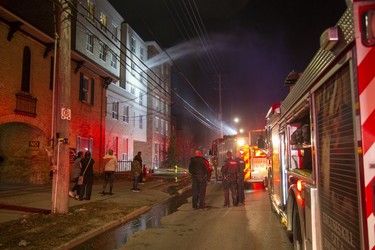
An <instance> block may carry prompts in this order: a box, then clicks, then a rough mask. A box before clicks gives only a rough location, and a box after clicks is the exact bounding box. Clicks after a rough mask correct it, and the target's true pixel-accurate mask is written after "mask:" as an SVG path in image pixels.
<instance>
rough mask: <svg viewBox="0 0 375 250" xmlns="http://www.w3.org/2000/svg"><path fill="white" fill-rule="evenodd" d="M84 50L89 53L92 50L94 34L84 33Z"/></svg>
mask: <svg viewBox="0 0 375 250" xmlns="http://www.w3.org/2000/svg"><path fill="white" fill-rule="evenodd" d="M86 50H87V51H90V52H91V53H93V52H94V35H93V34H90V33H87V35H86Z"/></svg>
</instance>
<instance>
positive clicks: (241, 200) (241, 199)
mask: <svg viewBox="0 0 375 250" xmlns="http://www.w3.org/2000/svg"><path fill="white" fill-rule="evenodd" d="M235 160H236V161H237V166H238V183H237V199H238V204H239V205H244V204H245V183H244V173H243V171H244V169H245V161H244V160H243V158H242V157H241V153H240V152H239V151H237V152H236V159H235Z"/></svg>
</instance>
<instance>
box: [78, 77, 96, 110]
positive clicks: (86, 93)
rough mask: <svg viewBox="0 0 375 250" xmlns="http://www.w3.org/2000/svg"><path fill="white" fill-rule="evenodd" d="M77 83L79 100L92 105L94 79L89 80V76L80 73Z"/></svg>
mask: <svg viewBox="0 0 375 250" xmlns="http://www.w3.org/2000/svg"><path fill="white" fill-rule="evenodd" d="M79 85H80V86H79V100H80V101H82V102H84V103H87V104H91V105H94V79H91V81H90V78H88V77H87V76H85V75H84V74H83V73H81V76H80V84H79Z"/></svg>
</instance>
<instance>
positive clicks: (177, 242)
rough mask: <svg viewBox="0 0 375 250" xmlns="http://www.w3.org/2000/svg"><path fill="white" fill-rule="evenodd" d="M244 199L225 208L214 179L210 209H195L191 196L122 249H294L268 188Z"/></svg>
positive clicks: (209, 194)
mask: <svg viewBox="0 0 375 250" xmlns="http://www.w3.org/2000/svg"><path fill="white" fill-rule="evenodd" d="M245 199H246V203H245V206H238V207H233V206H231V207H229V208H225V207H222V205H223V190H222V186H221V184H220V183H215V182H211V183H210V184H209V185H208V187H207V197H206V204H207V206H209V208H208V209H205V210H194V209H192V206H191V198H189V199H188V202H187V203H185V204H183V205H182V206H180V207H179V208H178V211H176V212H174V213H172V214H170V215H167V216H164V217H163V218H162V219H161V223H160V225H159V226H157V227H156V228H147V229H144V230H139V231H138V232H136V233H135V234H133V235H132V236H131V237H129V239H128V240H127V243H126V244H125V245H123V246H122V247H121V248H120V249H164V250H166V249H179V250H185V249H186V250H190V249H194V250H195V249H278V250H279V249H280V250H289V249H293V246H292V244H291V243H290V242H289V239H288V237H287V235H286V232H285V228H284V226H283V225H282V224H281V222H280V221H279V220H278V218H277V217H276V215H275V214H274V213H273V212H272V211H271V209H270V202H269V198H268V193H267V191H266V190H264V189H263V188H262V186H261V185H259V186H258V185H255V186H254V187H253V188H252V189H250V190H247V191H246V194H245Z"/></svg>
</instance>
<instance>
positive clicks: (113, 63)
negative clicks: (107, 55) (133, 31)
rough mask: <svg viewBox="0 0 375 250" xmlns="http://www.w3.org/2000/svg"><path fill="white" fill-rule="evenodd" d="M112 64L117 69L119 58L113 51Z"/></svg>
mask: <svg viewBox="0 0 375 250" xmlns="http://www.w3.org/2000/svg"><path fill="white" fill-rule="evenodd" d="M111 55H112V56H111V66H112V67H113V68H115V69H117V58H116V55H115V54H113V53H111Z"/></svg>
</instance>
